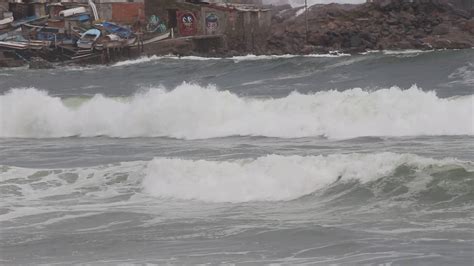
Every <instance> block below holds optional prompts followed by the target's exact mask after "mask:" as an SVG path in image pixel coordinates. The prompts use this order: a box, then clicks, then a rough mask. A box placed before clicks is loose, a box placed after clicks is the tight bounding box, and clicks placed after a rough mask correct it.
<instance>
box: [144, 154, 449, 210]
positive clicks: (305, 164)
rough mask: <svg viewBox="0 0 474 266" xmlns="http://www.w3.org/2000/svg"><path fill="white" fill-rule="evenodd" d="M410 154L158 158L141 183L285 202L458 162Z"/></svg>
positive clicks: (181, 195)
mask: <svg viewBox="0 0 474 266" xmlns="http://www.w3.org/2000/svg"><path fill="white" fill-rule="evenodd" d="M456 163H458V162H456V161H455V160H450V159H446V160H434V159H429V158H423V157H419V156H416V155H410V154H394V153H379V154H346V155H344V154H334V155H328V156H306V157H303V156H280V155H268V156H265V157H260V158H257V159H255V160H241V161H234V162H220V161H204V160H198V161H191V160H181V159H163V158H157V159H154V160H153V161H151V162H150V163H148V166H147V169H146V170H145V178H144V181H143V187H144V189H145V191H146V192H148V193H150V194H151V195H154V196H157V197H164V198H175V199H184V200H202V201H208V202H234V203H236V202H248V201H288V200H294V199H298V198H300V197H302V196H305V195H308V194H311V193H313V192H315V191H317V190H320V189H323V188H325V187H327V186H330V185H332V184H335V183H336V182H339V181H340V182H341V183H344V182H346V181H349V180H351V181H356V182H357V183H367V182H370V181H374V180H376V179H379V178H382V177H387V176H388V175H390V174H393V173H396V172H397V171H398V169H399V167H400V166H409V167H410V168H411V169H414V170H416V171H420V170H424V169H426V168H428V167H432V166H446V165H450V164H456Z"/></svg>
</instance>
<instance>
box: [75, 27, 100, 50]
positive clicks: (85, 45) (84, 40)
mask: <svg viewBox="0 0 474 266" xmlns="http://www.w3.org/2000/svg"><path fill="white" fill-rule="evenodd" d="M99 37H100V30H98V29H90V30H88V31H86V32H84V33H83V34H82V35H81V38H80V39H79V41H77V47H79V48H81V49H92V48H94V45H95V43H96V42H97V39H99Z"/></svg>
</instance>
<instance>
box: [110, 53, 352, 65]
mask: <svg viewBox="0 0 474 266" xmlns="http://www.w3.org/2000/svg"><path fill="white" fill-rule="evenodd" d="M344 56H350V54H344V53H339V52H337V51H334V52H332V53H330V54H308V55H294V54H284V55H253V54H249V55H242V56H233V57H201V56H175V55H165V56H156V55H152V56H142V57H139V58H137V59H130V60H124V61H120V62H117V63H115V64H113V65H112V66H114V67H122V66H130V65H137V64H143V63H148V62H153V61H158V60H164V59H174V60H190V61H211V60H229V61H233V62H234V63H239V62H244V61H260V60H275V59H290V58H302V57H310V58H319V57H320V58H326V57H327V58H332V57H344Z"/></svg>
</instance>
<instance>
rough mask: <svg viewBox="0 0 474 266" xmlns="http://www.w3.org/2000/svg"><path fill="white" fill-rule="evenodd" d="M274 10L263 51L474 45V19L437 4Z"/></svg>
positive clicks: (334, 6) (300, 51)
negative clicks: (306, 11) (268, 35)
mask: <svg viewBox="0 0 474 266" xmlns="http://www.w3.org/2000/svg"><path fill="white" fill-rule="evenodd" d="M302 11H303V10H298V9H284V10H275V12H274V16H273V26H272V34H271V37H270V38H269V40H268V43H267V51H266V52H267V53H271V54H286V53H292V54H294V53H303V54H304V53H314V52H328V51H331V50H339V51H344V52H361V51H365V50H378V49H443V48H447V49H459V48H470V47H474V18H471V19H470V18H469V16H466V14H463V13H459V12H457V11H456V10H454V9H453V8H452V7H450V6H447V5H440V4H413V3H402V2H394V1H392V3H390V4H385V5H381V4H373V3H370V4H363V5H338V4H330V5H315V6H312V7H311V8H310V9H309V10H308V22H309V23H308V24H309V25H308V26H309V27H308V28H309V34H308V38H307V40H306V34H305V32H306V30H305V14H304V13H303V12H302Z"/></svg>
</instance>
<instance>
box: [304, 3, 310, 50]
mask: <svg viewBox="0 0 474 266" xmlns="http://www.w3.org/2000/svg"><path fill="white" fill-rule="evenodd" d="M304 20H305V26H306V35H305V39H306V44H308V31H309V30H308V0H304Z"/></svg>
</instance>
